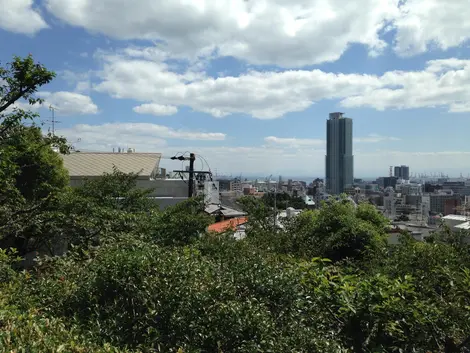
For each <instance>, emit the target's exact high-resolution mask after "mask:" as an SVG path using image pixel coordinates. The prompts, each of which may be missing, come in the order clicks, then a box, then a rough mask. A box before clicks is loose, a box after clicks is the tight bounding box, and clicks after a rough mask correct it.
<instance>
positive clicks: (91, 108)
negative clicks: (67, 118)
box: [38, 91, 98, 115]
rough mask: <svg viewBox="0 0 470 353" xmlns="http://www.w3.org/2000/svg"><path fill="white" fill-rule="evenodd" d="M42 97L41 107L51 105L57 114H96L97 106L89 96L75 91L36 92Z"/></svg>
mask: <svg viewBox="0 0 470 353" xmlns="http://www.w3.org/2000/svg"><path fill="white" fill-rule="evenodd" d="M38 96H39V97H41V98H43V99H44V103H43V107H49V106H51V105H52V106H53V107H54V108H55V109H56V113H57V115H79V114H80V115H81V114H83V115H86V114H97V113H98V106H97V105H96V104H95V103H93V101H92V99H91V98H90V97H89V96H85V95H83V94H80V93H75V92H66V91H60V92H46V91H42V92H38Z"/></svg>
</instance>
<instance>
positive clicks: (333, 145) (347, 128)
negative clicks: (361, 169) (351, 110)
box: [326, 113, 354, 195]
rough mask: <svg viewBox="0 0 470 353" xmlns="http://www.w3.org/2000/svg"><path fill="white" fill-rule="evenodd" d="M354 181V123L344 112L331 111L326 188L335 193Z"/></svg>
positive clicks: (327, 143) (327, 125) (327, 128)
mask: <svg viewBox="0 0 470 353" xmlns="http://www.w3.org/2000/svg"><path fill="white" fill-rule="evenodd" d="M353 182H354V157H353V123H352V119H350V118H346V117H343V113H330V115H329V119H328V120H327V122H326V189H327V192H329V193H330V194H333V195H338V194H341V193H342V192H344V190H345V188H347V187H349V186H351V185H353Z"/></svg>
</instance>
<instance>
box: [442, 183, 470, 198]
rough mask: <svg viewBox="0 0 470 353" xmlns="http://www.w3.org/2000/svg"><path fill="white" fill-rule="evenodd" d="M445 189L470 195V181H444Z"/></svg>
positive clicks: (443, 186)
mask: <svg viewBox="0 0 470 353" xmlns="http://www.w3.org/2000/svg"><path fill="white" fill-rule="evenodd" d="M442 188H443V189H449V190H452V191H453V192H454V193H456V194H460V195H464V196H470V181H468V180H467V181H445V182H443V183H442Z"/></svg>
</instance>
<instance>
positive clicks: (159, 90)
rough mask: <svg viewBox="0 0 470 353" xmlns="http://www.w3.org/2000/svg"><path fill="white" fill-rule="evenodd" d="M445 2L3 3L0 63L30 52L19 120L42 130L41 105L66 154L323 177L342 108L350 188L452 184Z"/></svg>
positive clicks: (464, 153) (460, 57) (452, 64)
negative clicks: (43, 80) (426, 178)
mask: <svg viewBox="0 0 470 353" xmlns="http://www.w3.org/2000/svg"><path fill="white" fill-rule="evenodd" d="M452 4H453V5H452V6H447V5H446V3H445V2H442V1H441V2H438V1H436V0H429V1H426V2H423V1H416V0H406V1H398V0H385V1H383V2H377V1H372V0H361V1H359V2H357V3H355V6H352V7H351V8H350V7H345V6H344V2H343V1H339V0H329V1H319V0H311V1H307V2H305V1H302V2H300V1H296V0H293V1H289V2H282V3H281V2H279V1H274V0H256V1H255V0H253V1H237V0H234V1H228V0H222V1H218V2H215V1H202V2H201V1H187V2H184V4H183V2H179V1H162V0H142V1H139V2H135V3H125V2H117V1H116V0H102V1H100V6H99V7H96V6H95V5H94V2H91V0H61V1H58V0H35V1H32V2H31V1H30V2H28V1H20V0H10V1H9V2H8V5H9V7H8V9H10V8H11V9H14V10H12V11H11V13H9V16H7V17H8V20H7V21H1V23H0V41H1V42H2V43H8V46H7V47H5V48H4V50H2V52H1V53H0V61H2V63H5V62H8V61H10V60H11V59H12V56H13V55H20V56H26V55H28V54H29V53H31V54H33V56H34V58H35V59H36V60H38V61H40V62H41V63H42V64H44V65H45V66H46V67H48V68H49V69H51V70H54V71H56V73H57V77H56V79H55V80H54V81H53V82H52V83H51V84H49V85H46V86H44V87H43V88H42V89H41V92H40V93H39V94H40V96H41V97H42V98H44V100H45V104H44V106H43V107H34V109H36V110H37V111H38V112H39V113H40V114H41V118H42V120H47V119H49V120H50V118H51V112H50V111H49V110H48V107H49V105H53V106H54V107H55V108H56V110H55V115H56V118H57V120H58V121H60V123H58V124H57V125H56V126H55V129H56V133H57V134H60V135H65V136H66V137H67V138H68V139H69V140H70V142H72V143H74V144H75V145H76V147H77V148H78V149H82V150H97V151H112V149H113V148H117V147H125V148H127V147H131V148H135V149H136V151H139V152H161V153H163V154H164V156H167V157H171V156H173V155H174V154H176V153H177V152H185V151H192V152H194V153H196V154H199V155H201V156H203V157H204V158H205V159H206V160H207V161H208V162H209V164H210V166H211V168H218V169H219V170H224V172H226V173H233V174H237V173H240V172H243V173H246V174H263V175H266V174H268V175H269V174H281V175H282V174H285V175H288V174H290V175H306V176H308V175H311V176H323V177H324V176H325V154H326V136H325V128H324V120H325V117H326V116H328V114H329V113H330V112H335V111H347V112H348V115H349V116H351V117H353V118H354V128H353V129H354V130H353V134H354V156H355V157H354V169H355V177H359V178H361V177H375V176H387V175H388V169H389V166H390V165H402V164H403V165H408V166H410V170H411V171H413V172H418V173H424V172H444V173H447V174H449V175H452V176H459V174H460V173H463V174H464V175H465V176H466V175H467V174H468V173H469V172H470V146H468V144H467V140H468V138H467V135H468V131H469V130H470V119H469V117H470V93H469V92H470V79H469V77H470V60H469V59H468V58H469V57H470V48H469V45H468V44H469V39H470V31H469V29H470V28H469V27H468V25H467V24H466V23H467V22H468V21H467V18H468V17H469V16H470V7H469V6H468V1H466V0H455V1H453V2H452ZM110 13H112V14H113V16H109V14H110ZM168 19H171V20H168ZM449 19H452V20H449ZM273 23H276V26H273V25H272V24H273ZM455 23H459V26H457V27H456V26H455V25H454V24H455ZM423 87H425V89H423ZM23 104H24V102H23ZM45 129H47V126H45ZM443 132H445V133H443ZM79 139H80V141H79ZM78 141H79V142H78ZM165 163H166V162H165ZM173 166H174V167H175V169H176V168H177V167H178V165H177V164H176V163H174V164H171V163H170V164H169V168H170V169H171V168H173Z"/></svg>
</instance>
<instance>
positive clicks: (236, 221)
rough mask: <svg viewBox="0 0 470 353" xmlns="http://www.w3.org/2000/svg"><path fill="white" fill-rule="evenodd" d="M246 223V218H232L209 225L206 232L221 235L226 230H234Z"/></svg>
mask: <svg viewBox="0 0 470 353" xmlns="http://www.w3.org/2000/svg"><path fill="white" fill-rule="evenodd" d="M246 222H248V218H247V217H239V218H232V219H228V220H226V221H222V222H217V223H214V224H211V225H210V226H209V227H208V228H207V230H208V231H209V232H216V233H222V232H225V231H227V230H236V228H237V226H240V225H242V224H245V223H246Z"/></svg>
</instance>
